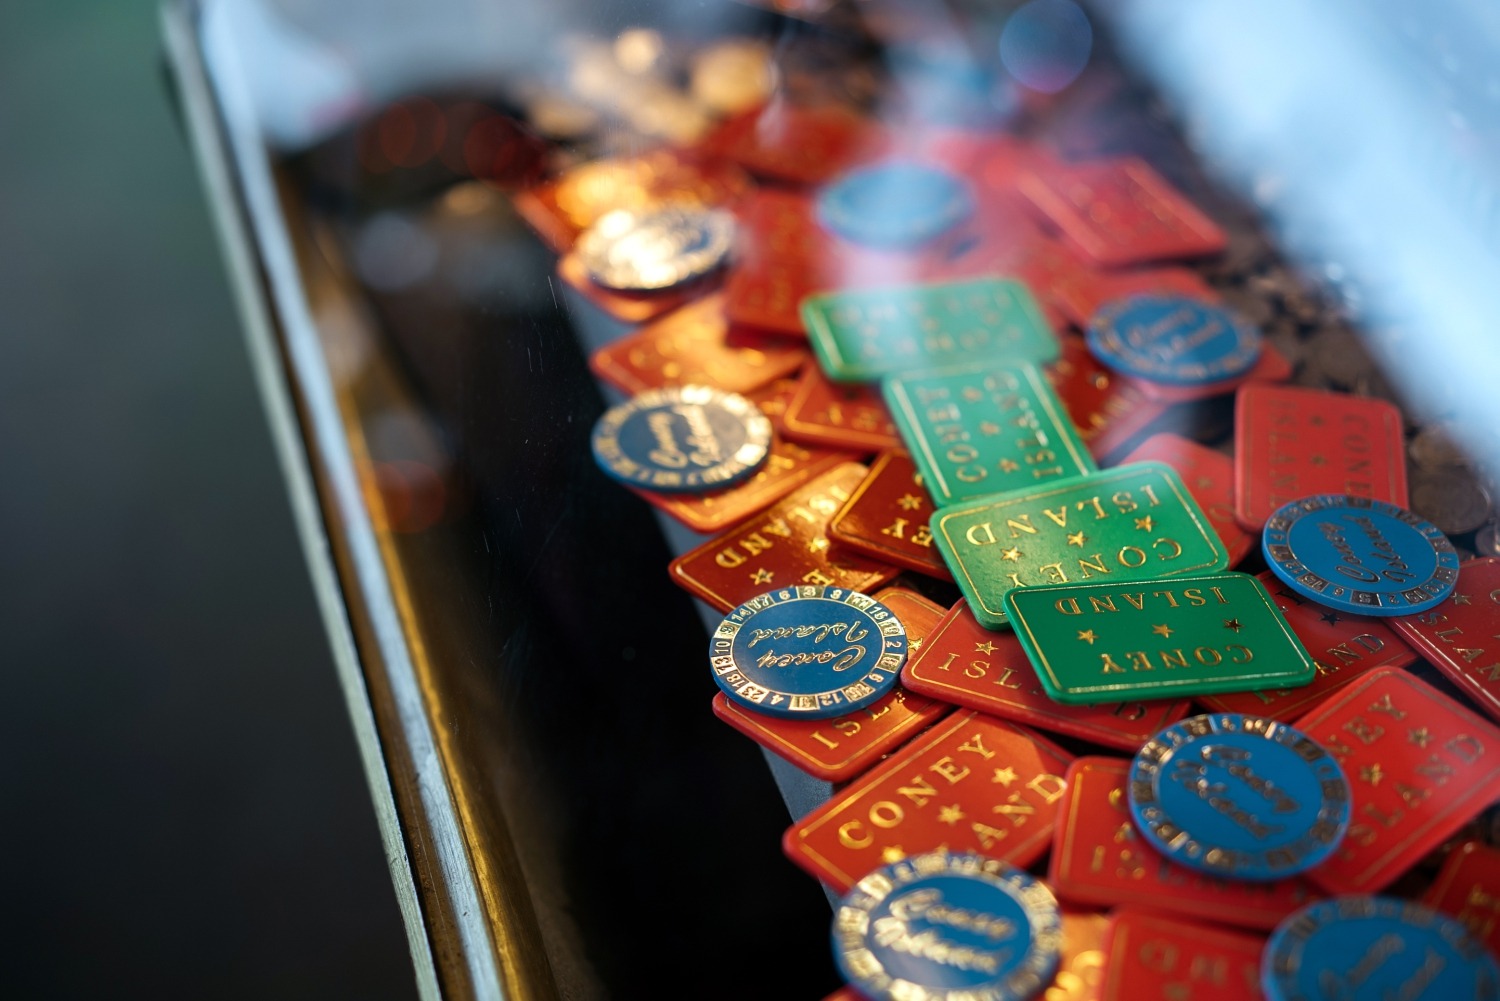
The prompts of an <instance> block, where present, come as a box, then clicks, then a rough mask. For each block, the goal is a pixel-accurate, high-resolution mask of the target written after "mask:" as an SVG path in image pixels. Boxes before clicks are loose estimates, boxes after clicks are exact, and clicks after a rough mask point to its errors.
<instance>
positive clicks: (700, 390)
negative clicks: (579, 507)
mask: <svg viewBox="0 0 1500 1001" xmlns="http://www.w3.org/2000/svg"><path fill="white" fill-rule="evenodd" d="M593 447H594V458H595V459H597V460H598V462H599V465H600V466H601V467H602V468H603V469H604V471H605V472H606V473H608V474H609V475H611V476H613V477H614V478H615V479H617V480H619V481H621V482H622V483H628V484H629V485H630V486H633V487H641V488H642V489H645V490H656V491H660V492H662V493H701V492H704V491H708V490H717V489H719V488H721V487H727V486H730V485H732V484H735V483H738V482H740V481H741V480H743V479H745V478H747V477H749V476H750V475H751V474H752V473H754V472H755V470H756V469H757V468H759V467H760V464H761V463H763V462H765V461H766V456H767V455H769V454H770V449H771V422H770V420H768V419H767V418H766V415H765V414H763V413H761V412H760V410H759V409H758V408H757V407H756V406H755V404H753V403H751V402H750V401H749V400H747V399H745V398H744V397H743V396H739V395H738V394H735V393H726V392H724V391H723V390H720V389H712V388H710V387H708V386H666V387H664V388H662V389H649V390H647V391H646V392H644V393H640V394H638V395H636V396H634V397H632V398H630V399H629V400H626V401H625V402H624V403H621V404H620V405H619V406H615V407H610V408H609V409H608V410H606V411H605V412H604V415H603V416H602V417H600V418H599V420H598V421H597V422H596V423H595V424H594V435H593Z"/></svg>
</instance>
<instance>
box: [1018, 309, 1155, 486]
mask: <svg viewBox="0 0 1500 1001" xmlns="http://www.w3.org/2000/svg"><path fill="white" fill-rule="evenodd" d="M1061 340H1062V357H1061V358H1059V359H1058V360H1057V361H1055V362H1053V363H1052V364H1051V365H1049V366H1047V369H1046V375H1047V381H1048V382H1050V383H1052V388H1053V389H1055V390H1057V396H1058V399H1060V400H1062V402H1063V406H1064V407H1066V408H1067V410H1068V415H1069V416H1070V417H1072V418H1073V423H1074V425H1076V426H1077V428H1078V436H1079V437H1080V438H1082V439H1083V443H1084V445H1086V446H1087V447H1088V450H1089V453H1090V454H1091V455H1093V456H1094V458H1096V459H1098V460H1100V461H1103V460H1104V459H1105V458H1106V457H1107V456H1110V455H1112V454H1113V453H1115V452H1117V451H1120V450H1121V449H1123V448H1125V447H1127V446H1129V445H1130V444H1131V443H1132V442H1133V441H1135V439H1136V438H1137V437H1138V436H1139V435H1140V434H1141V433H1142V432H1143V431H1145V430H1146V429H1147V428H1148V427H1150V426H1151V425H1152V424H1154V423H1156V421H1157V419H1158V418H1160V417H1161V415H1162V414H1164V413H1166V412H1167V406H1166V404H1163V403H1156V402H1154V401H1152V400H1148V399H1146V397H1145V395H1144V394H1142V393H1141V391H1140V388H1139V387H1137V386H1135V385H1133V384H1131V383H1129V382H1127V381H1125V380H1123V379H1120V378H1118V377H1116V376H1115V374H1114V373H1113V372H1111V371H1110V370H1109V369H1107V368H1105V367H1104V366H1103V365H1101V364H1099V362H1098V360H1097V359H1095V358H1094V356H1093V355H1091V354H1089V349H1088V347H1087V346H1086V345H1085V344H1084V343H1083V339H1082V338H1080V337H1064V338H1062V339H1061Z"/></svg>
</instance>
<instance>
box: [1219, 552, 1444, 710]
mask: <svg viewBox="0 0 1500 1001" xmlns="http://www.w3.org/2000/svg"><path fill="white" fill-rule="evenodd" d="M1256 577H1257V578H1258V579H1259V580H1260V582H1261V583H1262V584H1264V585H1265V587H1266V590H1267V591H1268V592H1270V595H1271V601H1273V602H1274V603H1275V605H1276V607H1277V608H1279V609H1281V614H1282V616H1283V617H1284V618H1285V619H1286V624H1287V625H1289V626H1291V627H1292V632H1293V633H1295V634H1296V635H1297V638H1298V639H1299V640H1301V641H1302V645H1303V646H1305V647H1307V652H1308V653H1310V654H1312V657H1313V664H1314V666H1315V667H1316V668H1317V674H1316V675H1314V677H1313V680H1312V684H1310V685H1307V686H1306V687H1304V688H1266V689H1262V690H1260V691H1258V692H1233V693H1226V694H1222V695H1200V696H1199V697H1198V701H1199V702H1201V703H1203V704H1204V705H1205V706H1208V707H1209V708H1211V709H1215V710H1218V711H1219V712H1226V713H1246V714H1248V715H1251V716H1267V717H1269V718H1271V719H1275V720H1280V721H1281V722H1283V723H1290V722H1292V721H1293V720H1295V719H1297V718H1298V717H1299V716H1302V715H1304V714H1305V713H1306V712H1307V711H1308V710H1309V709H1311V708H1312V707H1313V706H1316V705H1318V704H1319V703H1321V702H1323V701H1324V700H1325V699H1327V698H1328V697H1329V696H1330V695H1332V694H1333V693H1334V692H1336V691H1338V690H1339V689H1340V688H1343V687H1344V686H1345V685H1349V684H1352V683H1353V682H1355V681H1357V680H1359V678H1360V676H1361V675H1363V674H1364V673H1365V672H1366V671H1372V670H1374V669H1375V668H1377V667H1406V666H1407V665H1409V664H1411V662H1412V661H1414V660H1416V659H1417V655H1416V652H1415V651H1414V650H1412V648H1411V647H1409V646H1407V645H1406V644H1405V643H1404V642H1402V640H1401V637H1400V636H1398V635H1396V633H1395V632H1393V631H1392V630H1391V626H1390V624H1389V620H1388V621H1385V622H1383V621H1381V620H1380V619H1375V618H1371V617H1369V616H1367V615H1349V614H1348V613H1346V612H1337V611H1334V610H1333V609H1331V608H1327V607H1325V606H1323V605H1319V604H1317V603H1316V602H1314V601H1312V600H1310V599H1308V598H1304V597H1303V596H1302V595H1300V594H1298V593H1297V592H1296V591H1293V590H1292V589H1291V588H1289V587H1287V586H1286V584H1284V583H1282V581H1281V579H1280V578H1279V577H1277V576H1276V575H1275V574H1273V573H1271V572H1270V571H1269V570H1266V571H1263V572H1262V573H1259V574H1257V575H1256Z"/></svg>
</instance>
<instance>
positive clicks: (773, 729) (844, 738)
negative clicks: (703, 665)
mask: <svg viewBox="0 0 1500 1001" xmlns="http://www.w3.org/2000/svg"><path fill="white" fill-rule="evenodd" d="M874 597H875V599H876V600H877V601H880V602H882V603H884V604H885V606H886V607H887V608H889V609H890V610H891V611H893V612H895V613H896V618H898V619H900V620H901V624H902V625H904V626H905V627H906V635H907V636H908V637H909V641H910V642H911V644H912V645H913V646H918V645H920V644H921V642H922V640H923V638H924V637H926V635H927V634H928V632H930V631H931V629H932V627H933V626H934V625H935V624H936V623H937V621H938V619H940V618H942V615H943V610H942V608H941V607H939V606H938V605H934V604H933V603H932V602H930V601H928V600H927V599H926V598H924V597H922V596H921V595H919V594H917V593H916V592H915V591H908V590H905V589H904V588H897V587H892V588H886V589H885V590H884V591H881V592H879V593H878V594H876V595H875V596H874ZM713 708H714V715H715V716H717V717H719V719H721V720H723V721H724V722H726V723H728V724H729V725H730V726H732V727H734V728H735V729H736V730H738V731H740V733H743V734H744V735H745V736H747V737H749V738H750V739H751V740H753V741H755V742H756V743H757V744H760V745H761V746H762V747H764V748H766V749H768V750H770V751H773V752H775V753H776V754H779V755H781V756H782V757H783V758H785V759H786V760H788V761H790V762H791V763H792V764H794V765H796V766H797V767H798V768H800V769H802V770H803V771H804V772H807V773H808V774H809V775H812V776H814V777H816V778H820V779H823V780H824V781H825V782H845V781H848V780H849V779H851V778H853V777H854V776H856V775H858V774H859V773H860V772H862V771H864V770H865V769H866V768H868V767H870V765H872V764H874V763H875V762H876V761H877V760H878V759H879V758H880V756H881V755H883V754H885V753H886V752H888V751H892V750H894V749H895V748H897V747H900V746H901V745H902V744H903V743H905V742H906V741H907V740H909V739H910V738H912V737H913V736H915V735H916V734H918V733H920V732H921V731H922V730H924V729H926V728H927V726H928V725H929V724H931V723H934V722H936V721H937V720H939V719H941V718H942V717H943V716H944V715H946V714H947V713H948V712H949V711H950V710H951V709H952V708H953V707H952V706H951V705H947V704H945V703H942V702H938V701H936V700H934V699H930V698H928V697H927V696H925V695H913V694H911V693H910V692H908V691H906V690H905V689H903V688H901V687H900V686H899V685H898V686H897V687H896V689H895V690H894V691H892V692H890V693H889V694H887V695H886V696H884V697H883V698H881V699H880V700H879V701H878V702H876V703H875V704H874V705H871V706H868V707H866V708H864V709H860V710H858V711H856V712H852V713H850V714H849V715H847V716H840V717H838V718H836V719H806V720H804V719H786V718H784V717H781V716H769V715H767V714H765V713H758V712H754V711H752V710H749V709H743V708H741V707H740V706H738V705H737V704H735V703H733V702H730V701H729V700H728V699H727V698H725V697H724V693H723V692H719V693H718V694H717V695H715V696H714V702H713Z"/></svg>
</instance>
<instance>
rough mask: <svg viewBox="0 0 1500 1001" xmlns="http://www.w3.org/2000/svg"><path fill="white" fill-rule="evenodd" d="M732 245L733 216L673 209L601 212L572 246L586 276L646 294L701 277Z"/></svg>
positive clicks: (681, 207)
mask: <svg viewBox="0 0 1500 1001" xmlns="http://www.w3.org/2000/svg"><path fill="white" fill-rule="evenodd" d="M733 246H734V216H732V215H731V214H730V213H729V212H727V211H725V210H723V209H705V208H698V207H695V206H688V205H674V206H667V207H665V208H661V209H657V210H655V211H652V212H646V213H636V212H631V211H628V210H626V209H616V210H615V211H613V212H609V213H606V214H605V215H604V216H602V217H601V218H600V219H599V220H598V221H597V222H595V223H594V224H593V225H592V226H590V227H589V228H588V229H586V230H584V231H583V233H581V234H579V237H578V242H577V243H575V244H574V245H573V249H574V251H575V252H576V253H577V254H578V259H579V260H580V261H581V262H582V263H583V266H584V269H585V270H587V271H588V273H589V277H590V278H592V279H593V280H594V281H595V282H597V283H598V284H600V285H603V286H604V287H606V288H612V289H622V290H626V291H633V292H651V291H655V290H657V289H666V288H671V287H673V286H674V285H681V284H683V283H684V282H688V281H692V280H693V279H694V278H701V277H703V276H704V275H706V274H708V273H709V272H710V271H712V270H714V269H715V268H717V267H718V266H719V265H720V264H723V263H724V260H725V258H727V257H728V256H729V251H730V249H731V248H732V247H733Z"/></svg>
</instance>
